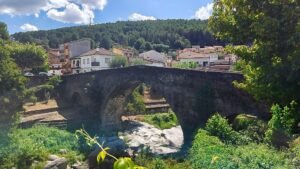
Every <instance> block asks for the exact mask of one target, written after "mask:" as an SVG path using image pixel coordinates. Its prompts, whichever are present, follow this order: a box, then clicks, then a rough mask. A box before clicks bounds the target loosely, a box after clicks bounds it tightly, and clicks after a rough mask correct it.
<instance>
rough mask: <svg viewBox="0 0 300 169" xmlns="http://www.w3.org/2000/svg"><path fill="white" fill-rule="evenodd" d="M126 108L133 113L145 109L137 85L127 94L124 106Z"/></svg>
mask: <svg viewBox="0 0 300 169" xmlns="http://www.w3.org/2000/svg"><path fill="white" fill-rule="evenodd" d="M126 110H127V112H129V113H133V114H136V113H144V112H145V111H146V106H145V103H144V98H143V96H142V95H141V94H140V87H137V88H136V89H135V90H134V91H133V92H132V94H131V95H130V96H129V102H128V104H127V106H126Z"/></svg>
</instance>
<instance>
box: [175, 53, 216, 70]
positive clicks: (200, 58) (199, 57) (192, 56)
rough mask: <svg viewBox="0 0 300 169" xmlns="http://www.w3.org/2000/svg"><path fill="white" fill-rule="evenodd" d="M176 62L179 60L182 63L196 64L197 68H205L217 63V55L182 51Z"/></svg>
mask: <svg viewBox="0 0 300 169" xmlns="http://www.w3.org/2000/svg"><path fill="white" fill-rule="evenodd" d="M177 60H179V61H180V62H182V63H184V62H185V63H189V62H196V63H197V64H198V66H199V67H206V66H209V65H210V64H211V63H213V62H216V61H218V54H217V53H196V52H192V51H184V52H181V53H179V54H178V56H177Z"/></svg>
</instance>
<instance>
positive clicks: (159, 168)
mask: <svg viewBox="0 0 300 169" xmlns="http://www.w3.org/2000/svg"><path fill="white" fill-rule="evenodd" d="M135 160H136V162H137V163H139V164H140V165H142V166H145V167H146V168H148V169H191V166H190V163H189V162H188V161H184V160H176V159H172V158H168V159H161V158H153V157H151V156H147V157H145V156H141V155H139V156H138V157H137V158H136V159H135Z"/></svg>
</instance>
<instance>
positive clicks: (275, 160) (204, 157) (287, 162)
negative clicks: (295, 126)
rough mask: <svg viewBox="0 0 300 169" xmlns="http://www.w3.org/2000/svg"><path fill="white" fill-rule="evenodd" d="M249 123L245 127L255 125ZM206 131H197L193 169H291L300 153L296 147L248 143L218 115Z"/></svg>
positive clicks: (207, 125)
mask: <svg viewBox="0 0 300 169" xmlns="http://www.w3.org/2000/svg"><path fill="white" fill-rule="evenodd" d="M248 124H249V126H246V128H251V126H252V125H255V124H254V123H248ZM205 129H206V130H203V129H200V130H199V131H198V133H197V135H196V137H195V139H194V141H193V144H192V148H191V149H190V157H189V161H190V163H191V166H192V168H195V169H202V168H203V169H210V168H232V169H235V168H236V169H243V168H244V169H247V168H253V169H256V168H257V169H260V168H266V169H268V168H269V169H271V168H272V169H273V168H287V169H289V168H291V169H292V168H296V167H297V166H298V164H299V152H295V150H296V149H297V150H299V147H298V145H297V144H294V146H291V148H290V149H289V150H278V149H275V148H274V147H272V146H270V145H268V144H266V143H264V142H263V141H260V142H259V143H250V142H249V141H247V140H249V139H251V138H250V137H249V138H247V137H248V136H247V135H246V136H241V134H242V132H237V131H234V130H233V129H232V128H231V126H230V125H229V124H228V121H227V120H226V119H224V118H223V117H221V116H220V115H218V114H217V115H214V116H213V117H212V118H211V119H209V121H208V122H207V124H206V127H205ZM256 134H260V133H256ZM245 138H246V139H245ZM295 145H296V146H295Z"/></svg>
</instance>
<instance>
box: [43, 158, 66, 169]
mask: <svg viewBox="0 0 300 169" xmlns="http://www.w3.org/2000/svg"><path fill="white" fill-rule="evenodd" d="M48 159H49V161H47V164H46V166H45V167H44V169H67V168H68V160H67V159H66V158H64V157H62V158H60V157H58V156H56V155H50V156H49V158H48Z"/></svg>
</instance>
